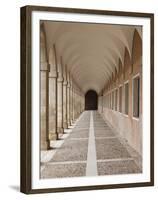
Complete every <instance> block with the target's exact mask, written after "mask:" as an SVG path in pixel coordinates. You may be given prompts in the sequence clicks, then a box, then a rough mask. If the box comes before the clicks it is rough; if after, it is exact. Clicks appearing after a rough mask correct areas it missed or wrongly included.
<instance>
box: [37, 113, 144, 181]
mask: <svg viewBox="0 0 158 200" xmlns="http://www.w3.org/2000/svg"><path fill="white" fill-rule="evenodd" d="M50 146H51V148H52V149H50V150H49V151H42V152H41V178H59V177H80V176H97V175H112V174H129V173H141V157H140V156H139V154H138V153H137V152H136V151H135V150H134V149H133V148H132V147H130V146H129V145H128V143H127V142H126V140H124V139H123V138H122V137H121V136H120V135H118V134H117V133H116V132H115V131H114V129H113V128H112V127H110V125H109V124H108V123H107V122H105V120H103V118H102V116H101V115H100V114H99V112H98V111H84V112H83V113H82V114H81V115H80V117H79V118H78V119H77V120H76V121H75V123H74V124H73V125H72V126H69V128H68V129H65V132H64V134H62V135H61V136H60V139H59V140H56V141H51V144H50Z"/></svg>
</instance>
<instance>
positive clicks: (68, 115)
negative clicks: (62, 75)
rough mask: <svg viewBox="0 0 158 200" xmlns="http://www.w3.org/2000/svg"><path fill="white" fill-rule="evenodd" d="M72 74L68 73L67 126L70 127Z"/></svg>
mask: <svg viewBox="0 0 158 200" xmlns="http://www.w3.org/2000/svg"><path fill="white" fill-rule="evenodd" d="M70 112H71V111H70V73H69V72H68V73H67V124H68V126H70V125H71V119H70V115H71V114H70Z"/></svg>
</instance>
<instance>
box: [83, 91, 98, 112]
mask: <svg viewBox="0 0 158 200" xmlns="http://www.w3.org/2000/svg"><path fill="white" fill-rule="evenodd" d="M97 109H98V94H97V93H96V92H95V91H94V90H89V91H88V92H87V93H86V95H85V110H97Z"/></svg>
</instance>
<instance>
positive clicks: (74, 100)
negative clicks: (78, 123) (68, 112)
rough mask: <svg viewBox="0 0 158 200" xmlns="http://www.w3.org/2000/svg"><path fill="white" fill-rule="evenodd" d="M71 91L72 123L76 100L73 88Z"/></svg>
mask: <svg viewBox="0 0 158 200" xmlns="http://www.w3.org/2000/svg"><path fill="white" fill-rule="evenodd" d="M72 89H73V90H72V95H73V96H72V98H73V105H72V120H73V122H74V121H75V112H76V107H75V106H76V105H75V103H76V99H75V88H74V87H73V88H72Z"/></svg>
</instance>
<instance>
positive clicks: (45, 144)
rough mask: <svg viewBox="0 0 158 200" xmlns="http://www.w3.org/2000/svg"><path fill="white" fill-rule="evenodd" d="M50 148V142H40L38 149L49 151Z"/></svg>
mask: <svg viewBox="0 0 158 200" xmlns="http://www.w3.org/2000/svg"><path fill="white" fill-rule="evenodd" d="M49 148H50V142H49V141H45V142H41V146H40V149H41V150H43V151H44V150H45V151H46V150H49Z"/></svg>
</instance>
